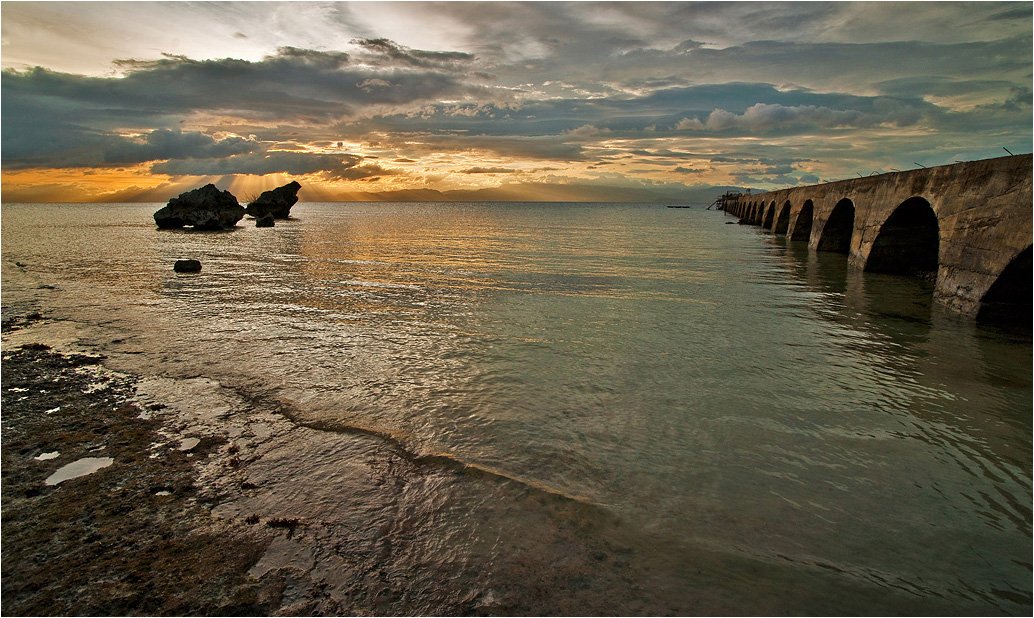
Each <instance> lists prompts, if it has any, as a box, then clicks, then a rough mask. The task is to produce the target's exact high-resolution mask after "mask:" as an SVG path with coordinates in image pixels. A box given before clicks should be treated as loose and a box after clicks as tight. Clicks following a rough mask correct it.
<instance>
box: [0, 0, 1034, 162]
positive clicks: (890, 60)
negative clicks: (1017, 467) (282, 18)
mask: <svg viewBox="0 0 1034 618" xmlns="http://www.w3.org/2000/svg"><path fill="white" fill-rule="evenodd" d="M98 6H99V5H98ZM106 6H107V5H104V6H103V7H100V6H99V8H95V9H91V10H87V9H82V8H76V9H75V11H78V12H87V13H89V12H92V11H100V12H101V13H103V12H104V10H107V9H105V8H104V7H106ZM5 7H6V5H5ZM162 7H163V11H166V12H169V11H171V12H175V11H180V10H182V11H183V12H184V17H190V18H191V19H184V20H183V23H190V24H195V23H196V21H197V20H196V17H197V15H198V14H199V12H200V13H201V14H209V13H208V12H212V11H214V12H215V13H214V15H221V16H222V18H223V19H212V20H210V21H212V22H213V23H224V22H225V25H226V27H227V32H226V35H225V38H226V39H230V40H232V41H237V42H238V43H235V44H243V43H242V42H244V41H246V42H247V43H248V44H249V45H251V44H252V43H253V42H256V41H261V40H268V41H270V43H269V46H268V47H261V48H260V47H251V48H250V49H258V50H260V51H258V52H256V53H255V54H254V55H248V56H247V57H250V58H259V57H261V54H262V53H267V50H268V49H273V48H274V46H276V47H275V48H276V50H277V51H276V52H275V53H272V54H270V55H267V56H266V57H264V58H262V59H261V60H256V61H247V60H237V59H230V58H222V59H207V60H196V59H192V58H189V57H187V56H185V55H175V54H168V55H165V56H163V57H161V58H158V59H150V60H139V59H134V60H122V61H118V62H116V63H115V65H116V68H117V69H118V70H120V71H122V72H123V73H124V75H123V76H122V77H117V78H116V77H110V76H109V77H97V76H95V77H87V76H82V75H75V74H70V73H61V72H57V71H48V70H44V69H30V70H25V71H6V72H4V74H3V77H2V86H3V101H2V112H3V113H2V117H0V124H2V146H3V153H2V154H3V157H4V165H5V167H7V168H17V167H23V168H24V167H33V166H47V165H63V166H69V165H78V166H90V165H121V164H127V163H134V162H146V161H155V162H158V161H165V163H157V164H156V165H155V169H156V170H158V169H163V170H169V171H166V173H184V174H186V173H205V174H208V173H213V174H216V173H261V170H270V171H291V170H295V171H291V173H304V172H299V171H296V170H309V173H315V172H322V173H324V174H328V175H336V176H334V177H337V178H351V177H362V178H373V177H378V176H381V175H388V174H390V173H391V171H390V170H386V169H383V168H377V167H376V166H372V165H366V166H360V165H358V161H352V160H351V159H348V158H341V157H337V158H336V159H335V158H326V157H329V156H330V155H321V154H314V153H307V152H304V151H300V150H298V148H311V147H312V145H313V144H314V143H316V142H326V140H328V139H334V140H339V139H348V140H349V141H355V140H358V139H359V138H360V136H369V137H370V139H369V140H367V141H368V142H370V141H375V140H383V141H384V142H385V143H386V144H389V145H390V144H400V143H405V148H404V149H400V150H397V151H395V150H392V154H391V155H388V156H392V157H395V156H399V157H401V158H409V157H418V156H424V155H432V154H440V153H473V152H477V153H481V152H483V151H490V152H492V153H495V154H498V155H500V156H506V157H515V158H525V159H541V160H556V161H589V162H594V163H601V162H604V163H605V162H608V161H615V162H618V161H620V162H626V161H627V159H617V158H616V157H620V156H624V155H629V154H630V153H636V156H643V157H649V158H650V159H652V160H653V162H654V163H659V164H665V165H670V166H671V167H670V168H669V169H672V170H675V173H679V174H688V173H689V171H695V170H698V169H701V168H700V164H699V163H696V162H689V161H686V160H687V159H700V160H701V161H703V160H706V159H707V156H705V155H701V156H697V155H694V154H693V152H692V151H703V150H706V149H708V148H710V147H711V146H713V145H714V144H716V143H718V140H717V138H721V139H722V140H723V141H722V142H721V143H722V146H721V148H723V149H725V150H726V153H727V154H728V155H729V157H728V158H729V159H730V161H729V162H728V163H729V164H730V165H744V166H745V167H747V168H749V169H745V171H744V172H743V173H744V174H749V176H745V178H749V179H751V180H755V179H761V178H768V179H771V180H773V181H775V180H783V179H784V178H793V176H791V175H790V174H789V173H788V172H787V171H786V170H787V169H789V168H787V167H786V166H787V165H790V164H791V163H792V162H794V161H800V160H802V159H801V158H799V157H788V156H787V153H788V152H794V153H795V154H796V153H797V152H799V149H800V148H807V149H809V151H813V152H817V153H821V155H822V156H823V157H828V158H836V159H838V160H841V161H846V163H844V165H854V160H853V157H856V156H858V157H861V156H866V157H870V158H871V159H874V160H880V161H883V160H886V159H888V158H891V157H897V156H904V157H908V158H909V160H913V159H912V157H917V158H921V157H923V156H924V155H928V156H930V157H934V156H935V155H936V153H938V152H940V153H941V155H940V156H944V155H943V150H944V148H947V147H946V146H941V145H943V144H946V143H952V144H953V145H952V146H951V149H952V154H953V155H954V153H955V151H956V150H958V151H962V150H965V148H963V147H961V146H956V145H955V144H959V143H962V142H965V143H967V144H977V143H979V140H977V139H976V138H975V137H974V136H977V135H979V136H981V137H982V138H983V137H987V138H988V139H992V138H993V139H995V140H998V141H1002V143H1007V144H1008V145H1012V144H1015V143H1021V144H1023V143H1029V141H1030V110H1031V88H1030V85H1031V84H1030V74H1031V52H1030V50H1031V29H1030V25H1031V12H1030V8H1029V6H1026V5H1024V6H1018V5H1012V4H1002V3H979V4H975V5H970V4H962V3H917V4H912V3H821V2H816V3H675V2H643V3H544V2H542V3H539V2H537V3H442V4H425V3H410V4H406V5H405V11H404V15H405V19H403V20H402V21H403V22H406V21H407V20H409V19H411V20H412V21H413V22H415V23H418V22H419V21H420V20H421V18H426V23H427V29H426V30H420V31H419V32H414V33H413V37H412V38H407V39H405V40H406V41H407V42H412V41H416V40H419V41H423V42H424V43H422V44H421V45H424V44H426V45H427V46H428V47H430V46H432V45H433V46H434V47H435V48H436V49H438V50H439V51H428V50H423V49H416V48H414V47H410V46H407V45H405V44H403V43H400V42H396V41H394V40H391V39H389V38H385V37H384V36H382V34H381V33H380V32H378V31H377V28H378V24H377V22H376V20H375V19H372V18H370V19H367V18H366V17H365V14H366V13H367V11H364V9H367V7H365V6H363V5H355V6H352V5H347V4H332V5H323V4H318V5H317V4H309V3H298V4H296V5H294V6H292V5H283V6H279V5H278V6H277V7H272V5H270V4H263V3H256V4H254V5H252V4H247V5H236V4H233V3H228V4H222V3H211V4H204V5H193V4H190V3H183V4H182V7H183V8H182V9H181V8H179V7H180V5H178V4H175V3H173V4H171V5H162ZM375 8H383V7H375ZM274 9H275V11H274V12H277V11H280V12H284V13H285V14H286V13H289V12H292V11H296V10H302V9H304V10H306V11H308V12H306V17H307V18H306V20H305V21H304V23H305V27H304V28H303V29H302V30H304V32H303V33H301V34H299V32H298V30H297V29H296V30H292V32H294V34H293V35H292V36H290V37H288V36H284V35H283V32H281V31H280V28H279V27H278V30H277V32H272V31H270V30H269V29H267V28H266V26H265V25H264V24H266V23H267V21H268V20H267V19H266V16H265V13H264V12H265V11H272V10H274ZM25 11H28V9H25V10H24V11H23V9H22V8H20V7H17V6H16V8H15V9H14V10H13V11H9V12H11V13H12V15H14V16H15V17H18V16H19V15H21V14H22V13H23V12H25ZM29 12H31V11H29ZM368 12H369V13H371V14H375V13H377V10H373V9H371V10H369V11H368ZM388 14H390V15H399V14H400V13H392V12H391V11H389V12H388ZM6 17H10V16H6ZM324 19H329V20H330V22H323V21H321V20H324ZM381 19H382V22H381V24H380V27H382V28H383V29H384V30H386V31H387V32H395V33H398V35H399V36H400V37H403V38H404V37H406V36H408V34H402V30H403V29H404V28H403V27H402V26H399V25H398V24H393V23H386V22H384V21H383V19H386V18H384V17H382V18H381ZM440 24H442V25H444V26H445V27H443V28H440V29H439V28H438V25H440ZM450 25H451V26H454V27H449V26H450ZM283 27H284V28H288V29H292V28H297V24H293V23H285V24H284V26H283ZM240 32H246V33H247V37H246V39H242V38H240V37H236V36H235V34H234V33H240ZM309 33H318V34H313V35H312V37H309V38H306V37H308V34H309ZM6 34H7V30H6V29H5V36H6ZM302 34H304V35H305V36H302ZM263 37H266V38H265V39H264V38H263ZM55 40H57V39H55ZM400 40H402V39H401V38H400ZM274 41H275V42H274ZM301 41H304V43H302V42H301ZM346 42H347V43H346ZM429 42H430V43H429ZM284 43H294V46H291V45H284ZM334 45H345V49H347V51H328V50H327V49H326V48H327V47H333V46H334ZM309 47H315V48H318V49H310V48H309ZM7 49H8V48H7V47H5V52H6V51H7ZM170 49H171V48H170ZM175 49H177V50H181V49H182V48H175ZM460 50H462V51H460ZM17 66H25V64H24V63H22V64H19V65H17ZM199 119H200V120H199ZM185 120H189V121H191V122H195V123H198V124H193V125H186V126H191V127H192V128H197V127H203V128H204V129H205V132H204V133H200V132H178V131H177V130H178V129H179V128H180V127H181V126H184V125H181V123H183V122H184V121H185ZM229 131H232V132H233V133H236V134H238V135H256V136H258V137H256V138H254V139H251V138H249V139H242V138H227V139H221V140H220V139H216V138H215V137H212V136H213V135H225V134H226V132H229ZM130 133H136V134H138V136H136V137H133V136H129V137H127V135H128V134H130ZM830 136H836V137H838V138H843V137H846V136H850V137H851V138H852V139H851V141H850V143H851V147H850V149H848V150H844V147H843V144H845V143H847V141H844V140H841V141H836V140H828V139H826V138H827V137H830ZM888 136H889V137H888ZM741 138H749V139H750V140H753V141H752V142H751V144H750V147H751V148H753V149H755V150H756V152H755V153H754V155H753V156H754V159H753V162H754V163H753V164H751V163H750V162H749V161H740V159H750V157H748V156H745V155H744V154H743V153H739V152H737V150H736V149H737V148H741V147H742V145H743V143H745V141H741V143H740V144H734V143H733V141H734V140H737V139H741ZM162 140H165V141H162ZM651 140H665V141H664V142H663V143H657V142H656V141H653V142H651ZM708 140H711V141H708ZM804 140H809V141H808V142H807V143H806V144H805V143H804ZM288 142H290V143H292V144H295V146H292V148H294V149H295V151H294V153H293V154H294V155H295V156H294V158H291V157H285V155H286V154H287V153H282V152H278V151H279V150H280V149H279V148H278V149H276V150H273V147H274V144H286V143H288ZM996 146H997V144H996ZM386 147H391V146H386ZM972 148H973V147H972V146H970V149H972ZM838 149H839V150H838ZM899 152H904V153H907V154H904V155H899V154H898V153H899ZM733 159H735V160H736V161H733ZM223 160H225V162H221V161H223ZM411 160H412V159H411ZM710 160H711V161H713V162H719V161H718V160H717V159H716V158H712V159H710ZM762 160H764V165H769V166H778V165H782V166H783V167H782V168H779V169H776V168H774V167H773V168H772V169H768V168H766V167H764V165H763V164H762ZM780 160H781V161H780ZM916 160H918V159H916ZM680 162H681V163H684V165H680ZM231 168H232V169H233V170H237V171H235V172H234V171H230V169H231ZM273 168H279V169H276V170H274V169H273ZM470 169H476V168H470ZM172 170H175V172H173V171H172ZM187 170H194V171H187ZM205 170H208V171H205ZM801 171H802V170H800V169H798V170H797V172H795V173H798V172H801ZM803 171H805V172H806V171H807V170H803Z"/></svg>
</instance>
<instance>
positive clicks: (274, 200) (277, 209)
mask: <svg viewBox="0 0 1034 618" xmlns="http://www.w3.org/2000/svg"><path fill="white" fill-rule="evenodd" d="M301 188H302V186H301V185H300V184H298V181H296V180H292V181H291V182H289V183H287V184H286V185H284V186H282V187H277V188H276V189H272V190H270V191H264V192H263V193H262V195H260V196H258V199H256V200H255V201H253V202H251V203H250V204H248V207H247V208H246V209H245V212H247V213H248V215H249V216H252V217H255V218H256V219H261V218H262V217H264V216H266V215H273V218H274V219H286V218H288V217H289V216H291V206H294V205H295V204H297V203H298V189H301Z"/></svg>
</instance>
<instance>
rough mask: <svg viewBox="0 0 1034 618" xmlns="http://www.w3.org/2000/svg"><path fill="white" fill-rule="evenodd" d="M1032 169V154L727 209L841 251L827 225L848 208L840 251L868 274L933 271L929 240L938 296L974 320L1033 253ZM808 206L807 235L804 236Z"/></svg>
mask: <svg viewBox="0 0 1034 618" xmlns="http://www.w3.org/2000/svg"><path fill="white" fill-rule="evenodd" d="M1031 163H1032V161H1031V155H1029V154H1028V155H1017V156H1010V157H1001V158H997V159H985V160H982V161H970V162H966V163H956V164H952V165H942V166H940V167H931V168H924V169H918V170H912V171H907V172H894V173H888V174H880V175H878V176H869V177H866V178H857V179H852V180H841V181H838V182H831V183H826V184H821V185H811V186H805V187H793V188H789V189H781V190H778V191H770V192H767V193H760V194H755V195H743V196H740V197H739V198H738V199H736V200H732V201H730V202H728V203H727V205H726V212H729V213H731V214H734V215H736V216H738V217H740V218H742V219H744V220H746V221H747V222H749V223H752V224H755V225H764V227H765V228H766V229H769V230H771V231H773V232H779V233H786V234H788V235H789V236H791V237H794V239H795V240H796V239H798V238H799V239H801V240H804V238H803V237H804V236H805V234H806V236H807V240H808V245H809V246H810V247H811V248H812V249H815V250H843V249H838V246H837V243H836V242H835V236H836V229H835V228H837V227H838V223H842V222H843V221H845V219H844V218H843V215H844V213H845V212H848V211H849V210H850V208H849V206H853V209H854V217H853V221H851V220H847V223H846V225H847V226H849V228H850V240H849V241H848V240H847V239H846V235H845V238H844V242H845V245H846V252H847V253H848V255H849V263H850V264H851V265H852V266H853V267H856V268H863V269H867V270H873V269H879V270H888V269H892V270H898V271H901V272H915V271H920V272H921V271H923V270H924V269H932V267H933V263H932V258H931V257H930V256H929V255H928V254H924V253H923V246H928V245H929V244H930V242H933V239H934V238H935V239H936V242H934V248H933V251H934V252H935V253H936V256H937V258H936V278H937V279H936V287H935V292H934V294H935V297H936V299H937V300H938V301H939V302H941V303H943V304H945V305H946V306H948V307H949V308H950V309H952V310H954V311H957V312H959V313H961V314H964V315H968V316H975V315H976V314H977V312H978V311H979V310H980V307H981V301H982V299H983V298H984V296H985V295H986V294H987V292H988V290H989V289H990V288H991V286H992V285H993V284H994V283H995V281H996V280H997V279H998V277H999V275H1000V274H1001V273H1002V272H1003V271H1004V270H1005V269H1006V267H1007V266H1008V265H1009V264H1010V263H1011V262H1013V261H1014V260H1016V259H1017V258H1018V257H1019V256H1020V254H1021V253H1023V252H1024V250H1027V249H1028V248H1029V247H1030V246H1031V239H1032V233H1034V230H1032V212H1034V207H1032V196H1031V169H1032V168H1031ZM809 200H810V206H811V217H812V221H811V229H810V231H806V232H805V233H804V234H802V233H801V232H802V231H803V228H804V226H805V225H806V223H807V221H806V220H807V213H805V217H801V216H800V215H801V214H802V210H805V204H806V202H808V201H809ZM906 202H908V203H907V204H906ZM838 204H840V205H841V208H840V209H839V210H838V216H837V217H836V218H835V220H834V221H833V222H832V224H830V225H828V226H827V223H829V222H830V218H831V215H833V213H834V209H835V208H836V207H837V205H838ZM899 207H900V208H899ZM784 208H785V209H786V212H784V211H783V210H784ZM931 210H932V213H933V217H930V216H929V211H931ZM895 212H897V214H896V215H895ZM892 215H893V219H892ZM798 219H800V221H798ZM786 221H788V224H787V223H785V222H786ZM781 222H782V223H781ZM799 223H800V224H801V226H802V230H796V228H797V225H798V224H799ZM783 225H786V228H785V231H784V229H783ZM930 225H934V226H935V232H936V235H935V237H934V236H931V235H930V234H931V231H930V227H929V226H930ZM827 228H828V229H827ZM795 230H796V234H795ZM845 234H846V230H845ZM924 234H925V235H926V239H925V240H924ZM881 236H882V238H881ZM878 239H879V241H878ZM906 239H910V240H909V242H905V240H906ZM874 246H876V248H877V249H876V252H875V254H874ZM925 262H929V264H926V263H925ZM931 276H932V273H931Z"/></svg>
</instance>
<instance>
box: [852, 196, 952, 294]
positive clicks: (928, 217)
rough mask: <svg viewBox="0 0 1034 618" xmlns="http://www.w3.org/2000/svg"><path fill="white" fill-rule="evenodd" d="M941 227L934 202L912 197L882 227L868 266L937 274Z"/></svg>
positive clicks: (876, 269) (928, 275)
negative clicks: (932, 203)
mask: <svg viewBox="0 0 1034 618" xmlns="http://www.w3.org/2000/svg"><path fill="white" fill-rule="evenodd" d="M939 249H940V228H939V226H938V223H937V215H936V214H934V211H933V207H932V206H930V202H928V201H926V200H925V199H924V198H922V197H918V196H915V197H910V198H908V199H907V200H905V201H904V202H902V203H901V204H900V205H898V207H897V208H895V209H894V212H892V213H891V215H890V217H888V218H887V220H886V221H885V222H884V223H883V225H882V226H881V227H880V231H879V233H878V234H877V235H876V240H874V241H873V243H872V248H871V249H870V250H869V257H868V259H866V261H865V270H867V271H870V272H881V273H897V274H912V275H919V276H922V277H924V278H931V279H933V278H936V276H937V262H938V255H939Z"/></svg>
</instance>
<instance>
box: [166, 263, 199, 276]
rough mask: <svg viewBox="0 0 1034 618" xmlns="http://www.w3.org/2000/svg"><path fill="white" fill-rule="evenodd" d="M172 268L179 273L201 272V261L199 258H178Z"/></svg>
mask: <svg viewBox="0 0 1034 618" xmlns="http://www.w3.org/2000/svg"><path fill="white" fill-rule="evenodd" d="M172 269H173V270H174V271H176V272H178V273H199V272H201V262H199V261H198V260H176V263H175V264H173V265H172Z"/></svg>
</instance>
